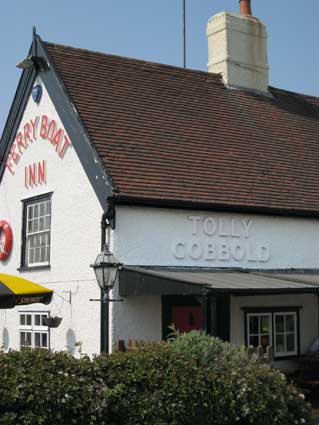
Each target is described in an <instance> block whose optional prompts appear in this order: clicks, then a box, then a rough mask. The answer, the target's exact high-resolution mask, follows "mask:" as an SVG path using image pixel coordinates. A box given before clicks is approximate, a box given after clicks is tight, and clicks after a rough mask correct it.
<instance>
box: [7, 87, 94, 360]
mask: <svg viewBox="0 0 319 425" xmlns="http://www.w3.org/2000/svg"><path fill="white" fill-rule="evenodd" d="M38 83H41V81H40V80H38ZM43 89H44V91H43V97H42V100H41V102H40V104H39V105H37V104H36V103H35V102H33V100H32V98H30V100H29V102H28V104H27V107H26V110H25V113H24V115H23V118H22V121H21V125H20V129H23V126H24V125H25V123H27V122H29V120H30V119H34V117H36V116H41V115H42V114H46V115H47V116H48V117H49V119H55V120H56V121H57V124H58V127H60V128H63V125H62V122H61V120H60V118H59V116H58V114H57V112H56V110H55V108H54V106H53V104H52V102H51V100H50V99H49V96H48V93H47V91H46V89H45V87H43ZM71 144H72V140H71ZM40 160H45V161H46V166H47V176H46V183H45V184H42V185H38V186H35V187H32V188H28V189H26V188H25V186H24V172H25V167H26V166H28V165H29V164H32V163H35V162H38V161H40ZM51 191H52V192H53V195H52V221H51V260H50V263H51V269H50V270H42V271H40V270H38V271H28V272H21V273H19V271H18V270H17V269H18V268H19V267H20V255H21V248H20V247H21V225H22V202H21V200H23V199H27V198H31V197H34V196H36V195H40V194H45V193H48V192H51ZM101 214H102V209H101V206H100V204H99V202H98V200H97V198H96V195H95V193H94V191H93V189H92V186H91V184H90V183H89V180H88V178H87V176H86V174H85V172H84V170H83V169H82V166H81V164H80V161H79V159H78V157H77V154H76V152H75V151H74V149H73V148H72V146H71V147H70V148H68V150H67V151H66V152H65V155H64V157H63V158H60V157H59V155H58V154H57V152H56V151H55V149H54V148H53V147H52V145H51V144H50V142H49V141H48V140H42V139H41V138H38V139H37V140H36V141H33V142H32V143H30V145H29V147H28V148H27V149H26V150H25V151H24V152H23V153H22V155H21V158H20V160H19V162H18V164H17V165H16V166H15V167H14V175H12V174H11V173H10V171H9V170H8V169H7V170H6V171H5V174H4V177H3V179H2V182H1V185H0V218H1V219H4V220H7V221H8V222H9V223H10V225H11V227H12V231H13V249H12V253H11V256H10V257H9V259H8V260H7V261H5V262H0V273H8V274H12V275H17V276H21V277H24V278H26V279H30V280H32V281H34V282H37V283H40V284H43V285H45V286H47V287H49V288H51V289H53V290H54V291H55V294H54V297H53V301H52V303H51V305H49V306H45V305H42V304H33V305H30V306H27V307H21V308H15V309H13V310H2V311H0V338H1V335H2V333H3V328H7V329H8V331H9V340H10V341H9V347H10V348H14V349H16V348H18V347H19V339H18V337H19V334H18V313H17V312H18V311H20V310H21V311H22V310H23V311H26V310H31V311H50V314H51V315H58V316H62V317H63V321H62V323H61V325H60V327H59V328H57V329H53V330H51V348H52V349H55V350H65V349H66V345H67V341H66V334H67V332H68V330H69V329H72V330H73V331H74V333H75V338H76V341H78V342H81V343H82V351H83V352H84V353H88V354H92V353H98V352H99V350H100V304H99V303H98V302H90V301H89V299H90V298H99V290H98V286H97V284H96V281H95V277H94V273H93V271H92V269H91V268H90V267H89V264H90V263H92V262H93V261H94V260H95V258H96V255H97V253H98V252H99V249H100V220H101Z"/></svg>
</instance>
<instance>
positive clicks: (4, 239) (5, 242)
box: [0, 220, 12, 261]
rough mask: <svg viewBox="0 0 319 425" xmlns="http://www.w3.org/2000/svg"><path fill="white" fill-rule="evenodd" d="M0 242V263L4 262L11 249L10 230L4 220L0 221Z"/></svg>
mask: <svg viewBox="0 0 319 425" xmlns="http://www.w3.org/2000/svg"><path fill="white" fill-rule="evenodd" d="M0 241H1V243H0V261H4V260H6V259H7V258H8V256H9V254H10V251H11V248H12V230H11V227H10V225H9V223H7V222H6V221H5V220H0Z"/></svg>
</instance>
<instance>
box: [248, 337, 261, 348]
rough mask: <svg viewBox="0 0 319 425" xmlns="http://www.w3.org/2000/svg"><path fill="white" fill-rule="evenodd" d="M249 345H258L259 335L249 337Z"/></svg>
mask: <svg viewBox="0 0 319 425" xmlns="http://www.w3.org/2000/svg"><path fill="white" fill-rule="evenodd" d="M249 345H253V346H254V347H258V345H259V337H258V336H250V337H249Z"/></svg>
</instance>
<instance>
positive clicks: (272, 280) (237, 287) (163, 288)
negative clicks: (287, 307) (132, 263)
mask: <svg viewBox="0 0 319 425" xmlns="http://www.w3.org/2000/svg"><path fill="white" fill-rule="evenodd" d="M203 293H212V294H214V293H215V294H216V293H224V294H226V293H228V294H231V295H238V296H240V295H263V294H265V295H266V294H308V293H319V273H317V274H311V275H307V274H289V273H274V272H271V271H270V272H252V271H247V272H246V271H222V270H216V269H215V270H213V269H210V270H209V269H194V268H165V267H162V268H149V267H147V268H146V267H145V268H143V267H128V266H125V267H123V269H122V270H121V271H120V295H121V296H123V297H125V296H134V295H188V294H203Z"/></svg>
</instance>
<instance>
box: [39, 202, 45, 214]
mask: <svg viewBox="0 0 319 425" xmlns="http://www.w3.org/2000/svg"><path fill="white" fill-rule="evenodd" d="M44 206H45V204H44V202H41V204H40V216H44Z"/></svg>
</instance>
